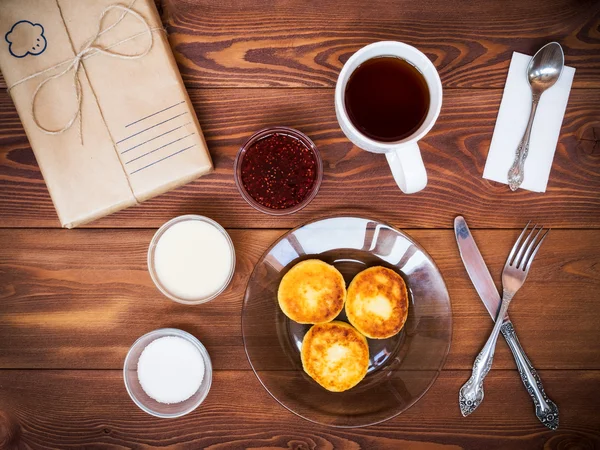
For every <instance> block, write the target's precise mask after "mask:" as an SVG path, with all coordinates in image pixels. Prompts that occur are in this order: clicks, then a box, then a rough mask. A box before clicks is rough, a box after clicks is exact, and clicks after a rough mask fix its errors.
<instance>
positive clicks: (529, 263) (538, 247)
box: [524, 229, 550, 273]
mask: <svg viewBox="0 0 600 450" xmlns="http://www.w3.org/2000/svg"><path fill="white" fill-rule="evenodd" d="M549 232H550V230H549V229H548V230H546V232H545V233H544V235H543V236H542V237H541V239H540V240H539V241H538V243H537V245H536V246H535V248H534V249H533V252H532V253H531V256H530V257H529V259H528V260H527V264H525V269H524V270H525V273H527V272H529V268H530V267H531V263H532V262H533V258H535V255H536V253H537V252H538V250H539V249H540V247H541V246H542V242H544V239H546V236H548V233H549Z"/></svg>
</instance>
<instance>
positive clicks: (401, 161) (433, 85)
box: [335, 41, 442, 194]
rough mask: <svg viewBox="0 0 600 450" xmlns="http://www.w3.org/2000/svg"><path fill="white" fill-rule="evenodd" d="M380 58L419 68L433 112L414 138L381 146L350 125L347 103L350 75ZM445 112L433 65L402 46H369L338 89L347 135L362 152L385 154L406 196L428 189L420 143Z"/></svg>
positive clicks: (338, 112)
mask: <svg viewBox="0 0 600 450" xmlns="http://www.w3.org/2000/svg"><path fill="white" fill-rule="evenodd" d="M380 56H395V57H398V58H401V59H404V60H405V61H407V62H409V63H410V64H412V65H413V66H415V67H416V68H417V69H418V70H419V72H421V74H422V75H423V77H424V78H425V81H427V86H428V88H429V99H430V100H429V111H428V113H427V116H426V117H425V120H424V121H423V124H422V125H421V126H420V127H419V129H418V130H417V131H415V132H414V133H413V134H412V135H410V136H408V137H406V138H404V139H402V140H399V141H396V142H379V141H376V140H373V139H371V138H368V137H367V136H365V135H364V134H362V133H361V132H360V131H358V130H357V129H356V127H355V126H354V125H353V124H352V122H351V121H350V118H349V117H348V113H347V111H346V106H345V102H344V95H345V92H346V84H347V83H348V79H349V78H350V75H352V73H353V72H354V71H355V70H356V68H357V67H358V66H360V65H361V64H362V63H364V62H365V61H367V60H369V59H372V58H377V57H380ZM441 108H442V82H441V81H440V76H439V75H438V73H437V70H436V69H435V66H434V65H433V63H432V62H431V61H430V60H429V58H427V56H426V55H425V54H423V53H422V52H420V51H419V50H417V49H416V48H414V47H412V46H410V45H407V44H403V43H402V42H394V41H383V42H376V43H374V44H370V45H367V46H366V47H363V48H361V49H360V50H358V51H357V52H356V53H355V54H354V55H352V56H351V57H350V59H348V61H347V62H346V64H344V67H343V68H342V71H341V72H340V76H339V77H338V81H337V85H336V87H335V113H336V115H337V120H338V122H339V124H340V127H341V129H342V131H343V132H344V134H345V135H346V136H347V137H348V139H350V140H351V141H352V143H354V144H355V145H356V146H358V147H359V148H362V149H363V150H366V151H368V152H372V153H385V156H386V158H387V162H388V164H389V165H390V169H391V170H392V175H393V176H394V180H396V183H397V184H398V187H399V188H400V189H401V190H402V192H404V193H405V194H412V193H413V192H418V191H420V190H421V189H423V188H424V187H425V186H426V185H427V172H426V171H425V165H424V164H423V159H422V158H421V150H420V149H419V145H418V144H417V142H418V141H419V139H421V138H422V137H423V136H425V135H426V134H427V132H428V131H429V130H430V129H431V127H433V124H434V123H435V121H436V119H437V118H438V116H439V115H440V109H441Z"/></svg>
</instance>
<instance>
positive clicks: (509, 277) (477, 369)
mask: <svg viewBox="0 0 600 450" xmlns="http://www.w3.org/2000/svg"><path fill="white" fill-rule="evenodd" d="M530 223H531V222H528V223H527V225H525V228H524V229H523V231H522V232H521V235H520V236H519V238H518V239H517V242H515V245H514V246H513V248H512V250H511V251H510V254H509V255H508V259H507V260H506V264H504V270H503V271H502V288H503V292H502V304H501V306H500V311H499V312H498V316H497V317H496V324H495V325H494V329H493V330H492V333H491V334H490V337H489V338H488V340H487V342H486V343H485V345H484V347H483V349H482V350H481V352H479V354H478V355H477V358H475V363H474V364H473V373H472V374H471V378H469V381H467V382H466V383H465V384H464V385H463V387H462V388H460V391H459V393H458V402H459V405H460V412H461V413H462V415H463V416H468V415H469V414H471V413H472V412H473V411H475V410H476V409H477V407H478V406H479V405H480V404H481V402H482V401H483V380H484V379H485V377H486V375H487V374H488V372H489V371H490V369H491V368H492V361H493V359H494V351H495V350H496V341H497V340H498V334H499V333H500V328H502V322H503V321H502V319H503V318H504V316H505V315H506V311H508V305H509V304H510V301H511V300H512V298H513V296H514V295H515V294H516V293H517V291H518V290H519V289H520V288H521V286H523V283H524V282H525V279H526V278H527V274H528V273H529V268H530V267H531V263H532V262H533V258H534V257H535V255H536V253H537V252H538V250H539V249H540V246H541V245H542V242H544V239H546V236H547V235H548V231H550V230H547V231H546V232H545V233H544V234H543V235H541V237H540V233H541V232H542V230H543V228H544V227H543V226H541V225H540V226H539V228H538V226H537V225H534V226H533V228H532V229H531V230H529V233H528V234H527V237H526V238H525V240H524V241H523V243H521V241H522V239H523V236H525V233H526V232H527V230H528V228H529V224H530ZM536 229H537V233H536ZM534 233H535V234H534Z"/></svg>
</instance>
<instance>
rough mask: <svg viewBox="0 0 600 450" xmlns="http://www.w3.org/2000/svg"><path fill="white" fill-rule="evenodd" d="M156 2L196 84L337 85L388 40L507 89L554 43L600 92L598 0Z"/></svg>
mask: <svg viewBox="0 0 600 450" xmlns="http://www.w3.org/2000/svg"><path fill="white" fill-rule="evenodd" d="M157 3H159V4H160V5H159V6H160V7H159V9H160V10H161V13H162V17H163V22H164V24H165V26H166V27H167V30H168V32H169V40H170V42H171V46H172V47H173V50H174V52H175V56H176V58H177V61H178V64H179V68H180V70H181V72H182V74H183V77H184V80H185V82H186V84H187V86H188V87H193V88H196V87H242V86H245V87H323V86H327V87H331V86H333V85H334V84H335V81H336V79H337V76H338V73H339V71H340V68H341V67H342V65H343V63H344V62H345V61H346V60H347V59H348V57H349V56H350V55H351V54H352V53H354V52H355V51H356V50H358V49H359V48H360V47H362V46H364V45H367V44H370V43H372V42H376V41H381V40H397V41H402V42H406V43H407V44H410V45H413V46H416V47H418V48H419V49H420V50H422V51H423V52H425V53H426V54H427V55H428V56H429V57H430V58H431V59H432V61H433V62H434V63H435V65H436V66H437V68H438V70H439V72H440V75H441V78H442V82H443V84H444V86H445V87H447V88H465V87H476V88H482V87H485V88H489V87H497V88H498V87H503V86H504V81H505V79H506V70H507V68H508V64H509V61H510V57H511V54H512V52H513V51H518V52H522V53H526V54H533V53H534V52H535V51H536V50H537V49H538V48H540V47H541V46H542V45H543V44H545V43H547V42H550V41H552V40H555V41H558V42H559V43H560V44H561V45H562V46H563V48H564V49H565V55H566V62H567V64H569V65H572V66H574V67H576V68H577V75H576V77H575V80H574V87H575V88H585V87H595V88H598V87H600V78H599V77H598V67H599V63H600V52H599V49H600V41H599V40H598V25H599V24H600V15H599V11H600V7H599V4H598V2H594V0H587V1H579V0H555V1H552V2H544V6H543V7H540V5H539V4H538V3H536V2H531V1H529V2H524V1H520V0H508V1H503V2H498V1H496V0H484V1H479V2H469V1H466V0H463V1H458V2H447V1H444V0H428V1H426V2H413V1H410V0H376V1H371V2H369V5H368V6H365V5H364V4H363V3H361V2H356V1H353V0H337V1H335V2H317V3H310V4H306V2H304V1H302V0H285V1H279V2H267V3H265V2H255V1H251V0H244V1H219V2H214V1H211V0H194V1H183V0H159V1H157ZM2 87H5V84H4V80H2Z"/></svg>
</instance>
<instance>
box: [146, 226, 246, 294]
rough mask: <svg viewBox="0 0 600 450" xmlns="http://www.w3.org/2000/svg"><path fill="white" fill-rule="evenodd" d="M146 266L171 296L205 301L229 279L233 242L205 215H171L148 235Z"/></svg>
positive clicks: (233, 267)
mask: <svg viewBox="0 0 600 450" xmlns="http://www.w3.org/2000/svg"><path fill="white" fill-rule="evenodd" d="M148 270H149V271H150V276H151V277H152V280H153V281H154V284H155V285H156V287H157V288H158V289H159V290H160V291H161V292H162V293H163V294H164V295H166V296H167V297H169V298H170V299H171V300H174V301H176V302H179V303H184V304H187V305H197V304H200V303H205V302H208V301H210V300H212V299H213V298H215V297H217V296H218V295H219V294H221V293H222V292H223V291H224V290H225V288H227V286H228V285H229V283H230V282H231V279H232V277H233V273H234V271H235V250H234V248H233V242H232V241H231V238H230V237H229V235H228V234H227V232H226V231H225V229H224V228H223V227H222V226H221V225H219V224H218V223H217V222H215V221H214V220H211V219H209V218H208V217H204V216H198V215H186V216H179V217H175V218H174V219H171V220H170V221H168V222H167V223H165V224H164V225H163V226H162V227H160V228H159V229H158V231H157V232H156V234H155V235H154V237H153V238H152V241H151V242H150V247H149V248H148Z"/></svg>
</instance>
